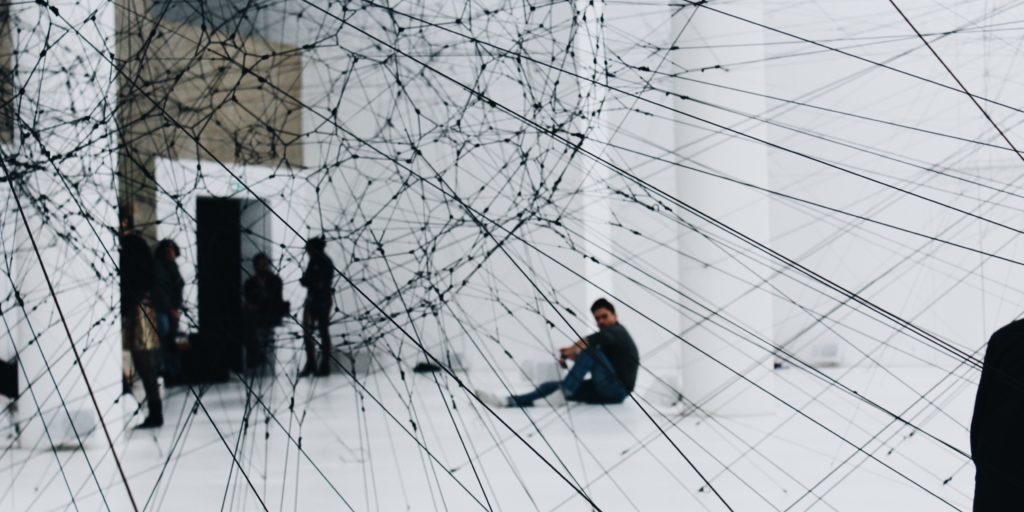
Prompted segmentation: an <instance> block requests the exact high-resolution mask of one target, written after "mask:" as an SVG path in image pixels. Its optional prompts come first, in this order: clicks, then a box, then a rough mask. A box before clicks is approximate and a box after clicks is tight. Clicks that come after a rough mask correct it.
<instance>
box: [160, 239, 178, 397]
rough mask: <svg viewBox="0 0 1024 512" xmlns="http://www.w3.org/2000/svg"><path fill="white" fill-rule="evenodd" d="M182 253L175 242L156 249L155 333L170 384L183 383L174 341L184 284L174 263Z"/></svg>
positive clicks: (163, 242)
mask: <svg viewBox="0 0 1024 512" xmlns="http://www.w3.org/2000/svg"><path fill="white" fill-rule="evenodd" d="M179 254H180V252H179V250H178V244H176V243H174V241H173V240H170V239H165V240H161V241H160V243H159V244H157V246H156V262H155V264H154V267H153V276H154V283H153V309H154V310H155V311H156V332H157V336H159V338H160V357H161V359H162V360H163V374H164V380H165V381H166V382H167V384H168V385H170V384H176V383H178V382H180V381H181V367H180V365H179V364H178V345H177V344H176V342H175V338H177V335H178V321H179V320H180V319H181V307H182V291H183V290H184V288H185V281H184V280H183V279H182V278H181V273H180V272H178V264H177V263H176V262H175V260H176V259H177V258H178V256H179Z"/></svg>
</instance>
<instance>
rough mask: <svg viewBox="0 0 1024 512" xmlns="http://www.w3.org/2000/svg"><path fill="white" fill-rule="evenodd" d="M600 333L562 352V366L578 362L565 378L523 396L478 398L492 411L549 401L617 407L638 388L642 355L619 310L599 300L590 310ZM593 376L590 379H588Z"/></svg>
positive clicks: (483, 394)
mask: <svg viewBox="0 0 1024 512" xmlns="http://www.w3.org/2000/svg"><path fill="white" fill-rule="evenodd" d="M590 312H591V313H593V315H594V322H596V323H597V327H598V329H600V330H599V331H597V332H596V333H594V334H591V335H590V336H587V337H586V338H584V339H581V340H578V341H576V343H573V344H572V345H569V346H567V347H562V348H560V349H559V350H558V351H559V363H561V365H562V366H563V367H565V361H566V360H571V361H575V362H574V364H573V365H572V369H570V370H569V373H568V374H566V376H565V378H564V379H562V381H561V382H559V381H551V382H545V383H543V384H541V385H539V386H537V389H535V390H533V391H531V392H529V393H525V394H522V395H512V396H501V395H495V394H492V393H489V392H487V391H481V390H477V392H476V394H477V396H478V397H479V398H480V400H482V401H483V402H484V403H486V404H487V405H490V406H491V407H529V406H532V405H533V402H534V401H536V400H540V399H546V401H547V402H548V404H550V405H552V406H557V405H562V404H564V403H565V401H566V400H572V401H576V402H583V403H588V404H617V403H621V402H622V401H623V400H625V399H626V397H627V396H629V394H630V393H631V392H632V391H633V386H634V385H635V384H636V373H637V369H638V368H639V366H640V354H639V353H638V351H637V349H636V344H635V343H633V338H632V337H631V336H630V335H629V331H627V330H626V328H625V327H623V325H622V324H620V323H619V317H618V316H617V315H616V314H615V306H612V304H611V302H608V301H607V300H606V299H597V300H596V301H594V304H593V305H592V306H590ZM588 375H589V376H590V378H589V379H587V378H585V377H587V376H588Z"/></svg>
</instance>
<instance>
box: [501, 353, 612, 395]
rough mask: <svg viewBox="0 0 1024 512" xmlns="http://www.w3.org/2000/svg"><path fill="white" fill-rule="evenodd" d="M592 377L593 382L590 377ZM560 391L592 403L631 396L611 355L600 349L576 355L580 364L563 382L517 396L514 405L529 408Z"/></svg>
mask: <svg viewBox="0 0 1024 512" xmlns="http://www.w3.org/2000/svg"><path fill="white" fill-rule="evenodd" d="M588 374H589V375H590V378H589V379H587V378H586V376H587V375H588ZM559 389H561V390H562V392H563V393H565V398H566V399H568V400H573V401H576V402H584V403H588V404H617V403H621V402H622V401H623V400H625V399H626V397H627V396H629V392H628V391H626V388H625V387H624V386H623V385H622V382H621V381H620V380H619V377H618V375H616V374H615V369H614V368H613V367H612V363H611V361H609V360H608V356H606V355H604V352H601V349H600V348H597V347H591V348H588V349H586V350H584V351H583V352H580V354H579V355H578V356H576V362H575V363H574V364H573V365H572V368H571V369H570V370H569V373H568V374H566V376H565V378H564V379H562V381H561V382H558V381H550V382H545V383H543V384H541V385H540V386H537V389H535V390H533V391H531V392H529V393H525V394H522V395H513V396H512V397H511V400H512V404H513V405H516V406H519V407H529V406H531V405H533V402H534V401H535V400H539V399H541V398H544V397H546V396H548V395H550V394H551V393H554V392H555V391H558V390H559Z"/></svg>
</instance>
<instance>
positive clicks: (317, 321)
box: [299, 236, 334, 377]
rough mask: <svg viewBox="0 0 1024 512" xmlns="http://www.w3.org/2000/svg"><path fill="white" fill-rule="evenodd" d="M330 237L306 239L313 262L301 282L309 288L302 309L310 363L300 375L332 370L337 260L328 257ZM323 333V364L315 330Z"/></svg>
mask: <svg viewBox="0 0 1024 512" xmlns="http://www.w3.org/2000/svg"><path fill="white" fill-rule="evenodd" d="M326 247H327V240H326V239H324V237H322V236H321V237H316V238H311V239H309V240H308V241H307V242H306V254H308V255H309V265H308V266H306V271H305V272H303V273H302V278H301V279H299V283H300V284H301V285H302V286H305V287H306V291H307V293H306V302H305V304H304V307H303V311H302V334H303V341H304V343H305V345H306V365H305V366H304V367H303V368H302V371H301V372H300V373H299V376H300V377H305V376H308V375H309V374H311V373H315V374H316V375H317V376H325V375H329V374H330V373H331V334H330V332H329V327H330V323H331V308H332V307H333V306H334V285H333V281H334V263H332V262H331V259H330V258H328V257H327V254H326V253H325V252H324V250H325V249H326ZM314 329H317V330H318V331H319V333H320V363H319V365H318V364H317V363H316V361H317V359H316V345H315V344H314V341H313V330H314Z"/></svg>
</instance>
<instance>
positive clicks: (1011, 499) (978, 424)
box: [971, 320, 1024, 512]
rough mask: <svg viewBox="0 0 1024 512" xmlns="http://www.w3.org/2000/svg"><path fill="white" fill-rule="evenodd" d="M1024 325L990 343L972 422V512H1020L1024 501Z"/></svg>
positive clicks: (1000, 333)
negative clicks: (1023, 491) (1022, 486)
mask: <svg viewBox="0 0 1024 512" xmlns="http://www.w3.org/2000/svg"><path fill="white" fill-rule="evenodd" d="M1021 425H1024V320H1017V321H1016V322H1013V323H1011V324H1009V325H1007V326H1005V327H1003V328H1002V329H999V330H998V331H996V333H995V334H993V335H992V338H990V339H989V341H988V348H987V349H986V352H985V362H984V364H983V365H982V368H981V379H980V381H979V382H978V395H977V397H976V398H975V401H974V417H973V418H972V419H971V458H973V459H974V467H975V476H974V510H975V512H988V511H1005V510H1020V508H1019V507H1020V506H1021V503H1024V497H1022V496H1021V491H1020V487H1018V486H1019V485H1020V483H1021V482H1024V437H1022V436H1021Z"/></svg>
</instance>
